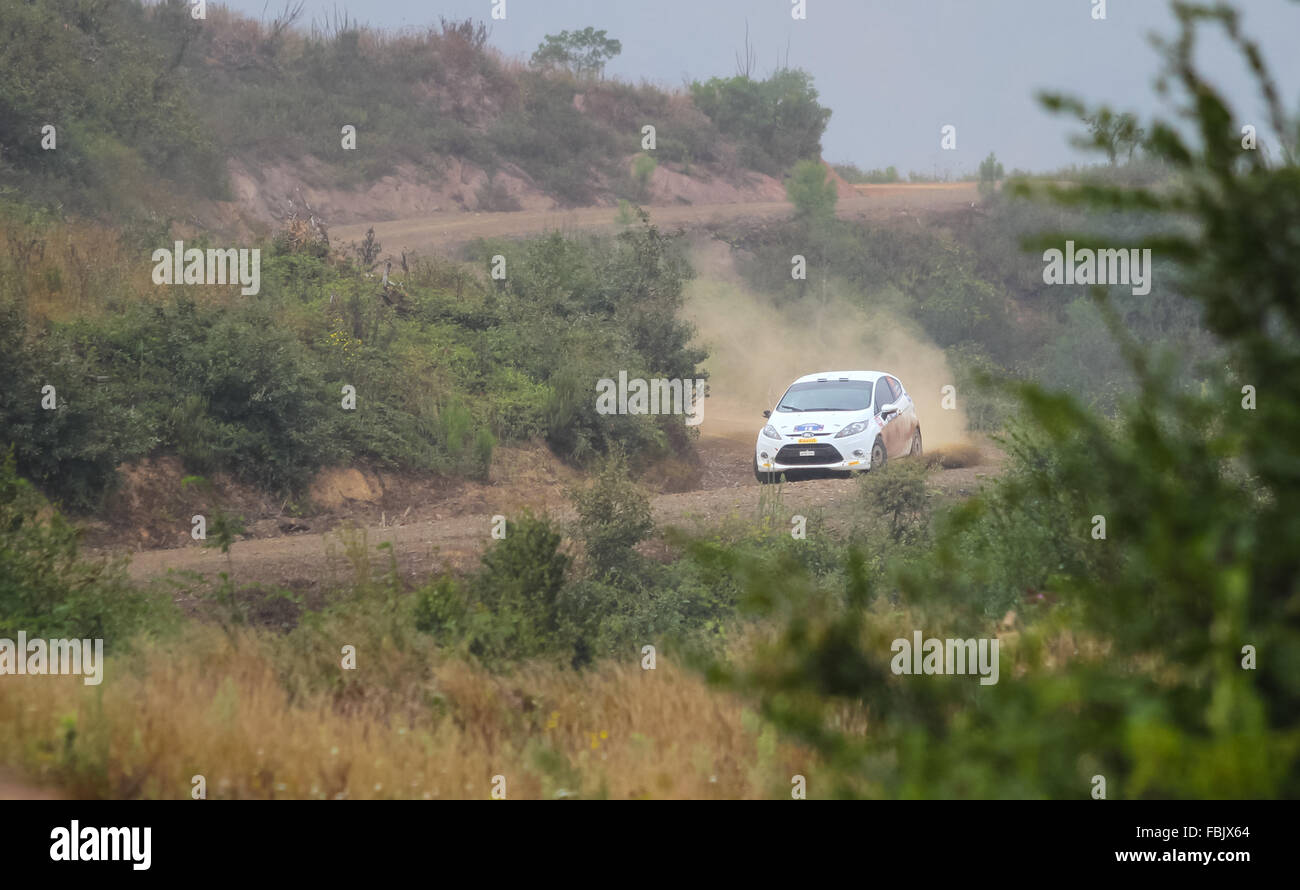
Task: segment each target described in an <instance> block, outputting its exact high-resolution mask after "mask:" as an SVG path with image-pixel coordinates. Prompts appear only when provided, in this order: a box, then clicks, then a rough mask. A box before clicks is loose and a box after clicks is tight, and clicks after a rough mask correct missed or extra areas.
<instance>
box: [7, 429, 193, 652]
mask: <svg viewBox="0 0 1300 890" xmlns="http://www.w3.org/2000/svg"><path fill="white" fill-rule="evenodd" d="M178 617H179V616H178V614H177V613H176V610H175V607H174V606H173V605H172V603H171V601H170V600H169V599H167V598H166V597H163V596H159V595H154V594H152V593H148V592H146V591H143V590H140V589H137V588H136V587H134V586H133V585H132V584H131V583H130V581H129V580H128V579H127V575H126V566H125V563H124V562H123V561H114V562H104V561H91V560H86V559H83V558H81V556H80V555H79V553H78V546H77V531H76V529H74V528H73V527H72V526H71V525H69V524H68V522H67V521H66V520H65V519H64V518H63V516H62V515H61V514H60V513H59V512H58V511H56V510H53V509H52V508H51V507H50V505H49V503H48V502H47V501H46V500H45V499H44V498H43V497H41V495H40V494H39V493H38V492H37V491H36V490H35V489H34V488H33V487H32V486H31V484H30V483H28V482H27V481H26V480H24V479H21V478H19V477H18V476H17V474H16V471H15V467H14V459H13V455H12V454H6V455H5V457H4V459H3V460H0V637H4V638H6V639H11V640H12V639H14V638H15V637H16V635H17V633H18V631H20V630H21V631H25V632H26V634H27V636H28V637H29V638H36V637H49V638H55V639H74V638H75V639H102V640H104V646H105V649H106V650H109V651H111V650H113V649H116V648H118V647H120V646H122V645H124V644H126V643H127V641H129V640H130V639H131V638H132V637H133V636H135V635H137V634H140V633H146V632H158V631H162V630H165V629H167V628H168V627H170V626H171V625H172V624H173V623H174V622H175V621H176V620H177V619H178Z"/></svg>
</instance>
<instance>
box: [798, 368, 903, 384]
mask: <svg viewBox="0 0 1300 890" xmlns="http://www.w3.org/2000/svg"><path fill="white" fill-rule="evenodd" d="M884 373H885V372H884V371H818V372H817V373H816V374H805V375H804V376H802V377H800V378H799V379H798V380H796V381H795V383H816V382H817V381H819V380H873V381H874V380H875V379H876V378H877V377H880V376H882V375H884ZM889 376H891V377H892V376H893V375H892V374H891V375H889ZM791 385H793V384H791Z"/></svg>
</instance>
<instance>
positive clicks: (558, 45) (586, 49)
mask: <svg viewBox="0 0 1300 890" xmlns="http://www.w3.org/2000/svg"><path fill="white" fill-rule="evenodd" d="M622 51H623V44H622V43H621V42H619V41H617V40H614V39H613V38H612V37H607V36H606V33H605V32H604V31H597V30H595V29H593V28H590V27H588V28H584V29H583V30H581V31H561V32H560V33H559V34H547V35H546V39H545V40H544V41H542V43H541V44H540V45H539V46H538V47H537V52H535V53H533V64H534V65H536V66H537V67H538V68H545V69H552V68H563V69H564V70H566V71H568V72H569V73H570V74H572V75H574V76H575V77H595V78H599V77H603V76H604V74H605V63H606V62H608V61H609V60H610V59H612V58H614V57H615V56H617V55H618V54H619V53H621V52H622Z"/></svg>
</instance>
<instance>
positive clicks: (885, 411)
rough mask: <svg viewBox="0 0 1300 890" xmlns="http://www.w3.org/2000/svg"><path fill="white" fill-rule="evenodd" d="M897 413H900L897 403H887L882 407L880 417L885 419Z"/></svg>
mask: <svg viewBox="0 0 1300 890" xmlns="http://www.w3.org/2000/svg"><path fill="white" fill-rule="evenodd" d="M897 413H898V403H897V402H886V403H885V404H883V405H881V406H880V416H881V417H885V416H886V415H889V414H897Z"/></svg>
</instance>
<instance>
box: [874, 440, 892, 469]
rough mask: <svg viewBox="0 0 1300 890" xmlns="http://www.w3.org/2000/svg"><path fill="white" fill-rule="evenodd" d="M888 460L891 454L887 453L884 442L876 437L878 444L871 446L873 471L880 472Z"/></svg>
mask: <svg viewBox="0 0 1300 890" xmlns="http://www.w3.org/2000/svg"><path fill="white" fill-rule="evenodd" d="M888 459H889V453H888V452H887V451H885V443H884V441H883V440H882V439H881V438H880V437H879V436H876V444H874V445H872V446H871V469H873V470H879V469H880V468H881V467H883V466H884V465H885V461H887V460H888Z"/></svg>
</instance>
